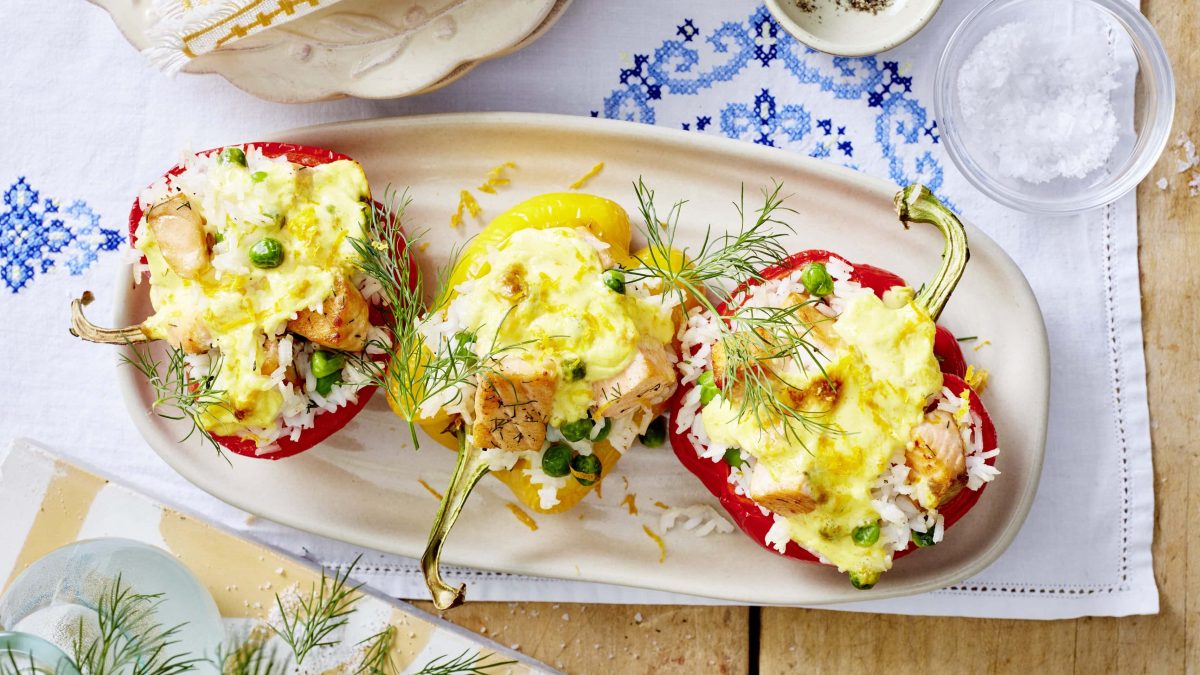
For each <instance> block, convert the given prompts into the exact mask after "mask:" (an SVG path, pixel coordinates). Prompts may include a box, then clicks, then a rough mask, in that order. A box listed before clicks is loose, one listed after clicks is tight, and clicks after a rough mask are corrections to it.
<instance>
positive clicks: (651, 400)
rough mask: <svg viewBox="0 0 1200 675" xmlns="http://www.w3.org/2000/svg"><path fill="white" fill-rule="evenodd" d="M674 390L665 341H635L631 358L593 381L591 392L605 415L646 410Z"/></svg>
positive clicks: (618, 415)
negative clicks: (622, 366)
mask: <svg viewBox="0 0 1200 675" xmlns="http://www.w3.org/2000/svg"><path fill="white" fill-rule="evenodd" d="M673 393H675V365H674V364H673V363H672V362H671V356H670V354H669V353H668V352H667V348H666V346H665V345H663V344H661V343H658V342H655V341H654V340H650V339H647V338H642V339H641V340H639V341H638V351H637V354H636V355H634V357H633V361H632V362H631V363H630V364H629V365H628V366H627V367H626V368H625V370H623V371H621V372H620V373H618V374H616V375H614V376H613V377H610V378H608V379H606V380H599V381H597V382H594V383H592V396H593V398H594V400H596V401H597V402H598V403H599V405H598V409H599V411H600V414H601V415H603V416H604V417H623V416H625V415H628V414H629V413H632V412H634V411H636V410H649V409H650V408H653V407H654V406H656V405H658V404H659V403H662V402H663V401H665V400H667V399H668V398H670V397H671V394H673Z"/></svg>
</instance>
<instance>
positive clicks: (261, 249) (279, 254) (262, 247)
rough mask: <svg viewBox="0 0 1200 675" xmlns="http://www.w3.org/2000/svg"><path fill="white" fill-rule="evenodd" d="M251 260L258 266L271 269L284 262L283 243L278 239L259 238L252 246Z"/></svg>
mask: <svg viewBox="0 0 1200 675" xmlns="http://www.w3.org/2000/svg"><path fill="white" fill-rule="evenodd" d="M250 262H251V263H252V264H253V265H254V266H255V267H258V268H261V269H264V270H269V269H271V268H274V267H279V266H280V265H282V264H283V244H281V243H279V240H278V239H272V238H270V237H267V238H265V239H259V240H258V243H256V244H255V245H253V246H251V247H250Z"/></svg>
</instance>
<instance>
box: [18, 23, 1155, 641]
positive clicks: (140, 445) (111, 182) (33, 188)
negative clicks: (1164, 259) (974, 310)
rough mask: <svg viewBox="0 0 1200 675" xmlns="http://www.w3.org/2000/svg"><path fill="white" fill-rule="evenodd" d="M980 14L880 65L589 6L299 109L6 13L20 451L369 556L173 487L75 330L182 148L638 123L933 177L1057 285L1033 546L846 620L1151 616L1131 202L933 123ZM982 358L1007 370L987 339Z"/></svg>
mask: <svg viewBox="0 0 1200 675" xmlns="http://www.w3.org/2000/svg"><path fill="white" fill-rule="evenodd" d="M978 4H979V0H963V1H961V2H955V3H944V4H943V7H942V9H941V10H940V12H939V13H938V15H937V16H936V17H935V19H934V20H933V22H932V23H931V24H930V25H929V26H928V27H927V28H926V29H925V30H924V31H923V32H922V33H920V34H919V35H918V36H917V37H916V38H915V39H914V40H912V41H910V42H909V43H907V44H905V45H904V46H902V47H901V48H899V49H897V50H895V51H893V52H891V53H888V54H886V55H883V56H880V57H877V58H873V59H861V60H860V59H834V58H831V57H829V56H826V55H822V54H817V53H811V52H808V51H807V50H805V49H803V48H798V47H797V46H796V45H795V44H794V43H792V42H791V40H790V38H788V37H787V36H786V34H784V33H783V31H782V30H780V29H779V28H778V27H777V26H776V25H775V24H774V23H773V22H771V21H770V19H769V18H767V15H766V14H765V10H763V9H762V8H761V7H760V6H757V5H754V4H751V3H728V2H723V1H722V0H697V1H696V2H692V3H686V4H683V5H681V4H679V3H643V2H637V1H636V0H609V1H607V2H605V1H602V0H576V2H575V3H574V4H573V5H572V6H571V8H570V10H569V11H568V12H567V13H566V15H565V16H564V17H563V19H562V20H561V21H560V23H559V24H558V25H556V26H555V27H554V29H553V30H551V31H550V32H549V33H548V34H547V35H546V36H545V37H543V38H542V39H541V40H540V41H539V42H537V43H535V44H534V45H532V46H531V47H528V48H526V49H525V50H523V51H521V52H519V53H517V54H515V55H513V56H510V57H507V58H505V59H501V60H499V61H496V62H492V63H487V64H484V65H482V66H480V67H479V68H478V69H477V70H476V71H475V72H473V73H472V74H470V75H468V76H467V77H465V78H464V79H463V80H461V81H459V82H457V83H455V84H454V85H452V86H450V87H447V88H446V89H443V90H441V91H438V92H435V93H433V94H429V95H425V96H421V97H418V98H414V99H406V100H400V101H375V102H368V101H353V100H347V101H338V102H331V103H322V104H313V105H307V106H295V107H287V106H280V105H276V104H270V103H265V102H261V101H258V100H255V99H253V98H250V97H249V96H247V95H245V94H244V93H242V92H240V91H238V90H236V89H234V88H233V87H232V86H230V85H228V84H227V83H225V82H224V81H223V80H221V79H220V78H218V77H215V76H205V77H201V76H196V77H180V78H176V79H174V80H170V81H169V80H167V79H166V78H165V77H164V76H162V75H161V74H160V73H158V72H156V71H154V70H153V69H152V68H150V67H149V66H148V65H147V64H146V63H145V61H144V60H143V59H142V58H141V56H140V55H139V54H138V53H137V52H136V51H135V50H133V49H131V48H130V47H129V46H128V45H127V44H125V42H124V40H123V39H122V38H121V37H120V35H119V34H118V33H117V31H116V30H115V29H114V28H113V26H112V25H111V23H110V22H109V20H108V18H107V17H106V16H105V15H104V14H103V12H101V11H99V10H98V9H96V8H93V7H90V6H88V5H85V4H83V3H80V2H77V3H74V4H71V5H68V7H69V9H70V11H68V12H64V11H62V9H61V8H60V7H59V6H53V7H51V6H47V5H45V3H40V2H37V1H36V0H11V1H10V2H7V3H4V4H3V5H2V6H0V86H2V87H3V88H4V90H5V91H7V92H10V95H9V101H8V105H7V106H6V109H5V111H4V112H3V113H2V114H0V115H2V116H0V132H2V133H3V138H4V139H5V151H4V152H3V154H0V194H3V195H4V201H3V203H0V310H2V311H3V316H4V321H3V322H2V323H0V345H2V346H3V353H4V355H5V359H4V363H5V365H4V371H3V372H4V373H5V377H4V380H3V385H4V386H0V420H2V421H0V444H7V441H8V440H9V438H12V437H17V436H27V437H30V438H33V439H36V440H38V441H39V442H41V443H43V444H46V445H48V446H50V447H52V448H54V449H55V450H56V451H58V452H61V453H64V454H67V455H70V456H75V457H78V458H79V459H80V460H81V461H83V462H84V463H86V464H87V465H90V466H94V467H96V468H98V469H100V470H102V471H105V472H107V473H111V474H113V475H118V476H121V477H122V478H123V480H124V481H126V482H128V483H129V484H131V485H135V486H138V487H139V488H141V489H144V490H145V491H147V492H148V493H150V494H152V495H155V496H156V497H158V498H160V499H163V500H164V501H166V502H168V503H171V504H176V505H178V506H180V507H181V508H183V509H186V510H189V511H192V512H195V513H199V514H202V515H205V516H207V517H209V518H212V519H214V520H216V521H218V522H221V523H223V524H225V525H228V526H232V527H235V528H237V529H240V530H243V531H246V532H247V533H249V534H250V535H251V536H254V537H256V538H259V539H261V540H263V541H267V542H269V543H272V544H274V545H277V546H280V547H282V548H284V549H287V550H289V551H292V552H295V553H303V552H305V551H307V553H308V554H309V555H310V556H311V557H312V558H314V559H317V560H319V561H322V562H324V563H328V564H333V565H339V564H345V563H347V562H349V560H350V559H352V558H353V557H354V555H355V553H356V551H355V550H354V549H353V548H352V547H349V546H346V545H343V544H339V543H336V542H331V541H326V540H321V539H319V538H317V537H313V536H311V535H307V534H304V533H300V532H296V531H294V530H289V529H287V528H283V527H280V526H277V525H274V524H271V523H267V522H263V521H254V522H247V520H246V516H245V514H242V513H240V512H238V511H237V510H235V509H233V508H231V507H229V506H226V505H224V504H221V503H219V502H217V501H216V500H214V499H213V498H211V497H209V496H207V495H206V494H204V493H202V492H200V491H199V490H198V489H196V488H194V487H193V486H191V485H190V484H188V483H187V482H186V481H185V480H184V479H183V478H181V477H180V476H178V475H176V474H174V473H173V472H172V471H171V470H170V469H169V468H168V467H167V466H166V465H165V464H164V463H163V462H162V461H161V460H159V459H158V457H157V456H155V454H154V453H153V451H151V450H150V449H149V448H148V447H147V445H146V444H145V442H144V441H143V440H142V439H141V438H140V436H138V434H137V432H136V431H135V430H134V428H133V426H132V425H131V424H130V422H129V412H127V411H126V410H125V409H124V407H123V405H122V403H121V402H120V399H119V397H118V396H117V393H116V388H115V386H114V384H113V383H112V377H113V372H114V368H115V367H116V366H115V363H114V362H115V360H116V357H115V355H113V354H112V353H111V352H108V351H105V350H103V349H99V348H96V347H94V346H91V345H85V344H82V343H80V342H78V341H76V340H74V339H73V338H71V337H70V336H69V335H68V334H67V330H66V327H67V323H68V321H67V306H68V302H69V301H70V299H71V298H72V297H73V296H75V295H77V294H78V293H79V292H80V291H81V290H83V289H91V290H93V291H96V292H97V295H98V297H99V301H98V303H97V305H96V306H95V308H94V309H93V310H92V314H93V315H94V316H96V317H103V316H108V315H109V314H108V312H109V311H110V309H111V300H112V291H111V289H112V287H113V280H114V278H115V276H116V274H117V269H118V267H119V265H120V263H121V262H122V259H123V255H122V254H121V253H118V252H117V250H118V249H120V248H121V247H122V246H123V243H122V234H121V233H122V232H123V230H124V227H125V219H126V218H127V213H128V209H129V205H130V203H131V202H132V200H133V198H134V196H135V195H136V194H137V192H138V190H139V189H140V188H141V187H142V186H144V185H145V184H146V183H147V182H149V181H150V180H152V179H153V178H155V177H156V176H158V175H159V174H161V172H162V171H163V170H164V169H165V168H167V167H169V166H170V165H171V164H172V163H173V162H174V161H175V160H176V159H177V157H178V152H179V149H180V148H185V147H193V148H205V147H211V146H214V145H220V144H223V143H228V142H232V141H242V140H249V139H253V138H254V137H255V136H257V135H260V134H267V133H270V132H273V131H278V130H280V129H285V128H288V127H293V126H299V125H305V124H312V123H317V122H325V121H334V120H344V119H354V118H363V117H375V116H382V115H393V114H406V113H417V112H445V111H464V110H520V111H539V112H556V113H568V114H577V115H589V114H590V115H595V116H604V117H631V118H633V119H636V120H638V121H642V122H648V123H655V124H660V125H667V126H672V127H675V128H684V129H688V130H691V131H693V132H695V133H707V134H724V135H731V136H734V137H738V138H742V139H744V140H746V141H747V142H756V141H758V142H770V143H773V144H775V145H777V146H780V147H781V148H782V149H781V151H788V152H799V153H803V154H808V155H814V156H819V157H824V158H826V159H828V160H829V161H835V162H839V163H843V164H849V165H851V166H854V167H856V168H858V169H860V170H862V171H865V172H867V173H870V174H873V175H877V176H882V177H887V178H891V179H892V180H895V181H897V182H908V181H913V180H920V181H922V182H925V183H927V184H929V185H931V186H932V187H933V188H934V189H935V190H936V191H937V192H938V193H939V194H940V195H942V196H943V197H944V198H946V199H948V200H949V201H951V202H952V203H953V204H954V205H955V206H956V207H957V208H958V210H959V211H960V212H961V213H962V214H963V215H964V216H966V217H967V218H969V219H970V220H971V221H973V222H974V223H975V224H977V225H978V226H979V227H980V228H982V229H983V230H985V231H986V232H987V233H988V234H989V235H990V236H992V237H993V238H994V239H996V241H998V242H999V243H1000V244H1001V245H1002V246H1003V247H1004V248H1005V249H1006V250H1007V251H1008V252H1009V253H1010V254H1011V255H1012V257H1013V258H1014V259H1015V260H1016V261H1017V262H1018V263H1019V264H1020V265H1021V266H1022V268H1023V269H1024V271H1025V273H1026V274H1027V276H1028V277H1029V280H1030V282H1031V284H1032V286H1033V288H1034V290H1035V292H1036V293H1037V296H1038V299H1039V302H1040V303H1041V307H1042V311H1043V313H1044V315H1045V318H1046V324H1047V328H1048V331H1049V336H1050V345H1051V354H1052V369H1053V384H1052V389H1053V391H1052V405H1051V423H1050V432H1049V439H1048V444H1047V450H1046V462H1045V468H1044V473H1043V480H1042V484H1041V489H1040V492H1039V495H1038V498H1037V501H1036V503H1035V505H1034V507H1033V510H1032V511H1031V513H1030V514H1029V519H1028V521H1027V522H1026V524H1025V527H1024V529H1023V530H1022V532H1021V534H1020V535H1019V536H1018V538H1017V540H1016V541H1015V542H1014V544H1013V545H1012V547H1011V548H1010V549H1009V550H1008V551H1007V552H1006V553H1005V555H1004V556H1003V557H1002V558H1001V559H1000V560H999V561H997V562H996V563H995V564H994V565H992V566H991V567H990V568H989V569H987V570H985V571H984V572H983V573H981V574H980V575H979V576H978V577H976V578H974V579H972V580H970V581H968V582H964V583H963V584H960V585H958V586H956V587H954V588H951V589H946V590H943V591H939V592H936V593H931V594H927V595H924V596H919V597H913V598H901V599H896V600H888V601H883V602H866V603H859V604H855V605H853V606H845V607H843V608H844V609H853V610H864V611H865V610H870V611H887V612H902V613H909V614H948V615H970V616H992V617H1020V618H1060V617H1070V616H1081V615H1124V614H1137V613H1153V612H1155V611H1157V607H1158V596H1157V591H1156V589H1155V586H1154V579H1153V574H1152V570H1151V560H1150V538H1151V533H1152V530H1153V503H1154V502H1153V482H1152V476H1151V464H1150V460H1151V458H1150V441H1149V431H1148V419H1147V418H1148V415H1147V408H1146V390H1145V366H1144V360H1143V354H1142V341H1141V314H1140V293H1139V286H1138V263H1137V230H1136V214H1135V209H1134V199H1133V197H1132V196H1129V197H1126V198H1124V199H1122V200H1120V201H1119V202H1118V203H1116V204H1114V205H1111V206H1109V207H1106V208H1104V209H1101V210H1098V211H1095V212H1092V213H1088V214H1083V215H1079V216H1073V217H1063V218H1044V217H1033V216H1028V215H1023V214H1020V213H1017V212H1014V211H1011V210H1008V209H1005V208H1003V207H1000V206H998V205H996V204H994V203H991V202H989V201H988V200H986V199H985V198H984V197H983V196H982V195H980V194H979V193H977V192H976V191H975V190H974V189H972V188H971V187H970V186H969V185H968V184H967V183H966V181H965V180H964V179H963V178H962V177H961V176H960V175H959V174H958V173H957V172H956V171H955V169H954V168H953V166H952V165H951V164H950V163H949V159H948V157H947V156H946V154H945V152H944V149H943V148H942V146H941V144H940V142H939V140H938V131H937V126H936V122H935V120H933V119H932V111H931V108H930V100H931V97H930V92H931V89H932V80H933V70H934V66H935V63H936V61H937V58H938V56H939V54H940V49H941V47H942V46H943V45H944V44H945V41H946V39H947V38H948V36H949V33H950V31H951V30H952V29H953V28H954V27H955V26H956V25H957V23H958V21H960V20H961V18H962V17H963V16H965V14H966V13H967V12H968V11H969V10H970V9H971V8H973V7H974V6H977V5H978ZM630 17H636V18H637V20H636V21H633V20H630ZM30 22H33V23H34V25H46V26H55V29H54V30H55V31H57V32H58V34H57V35H56V36H55V37H56V39H55V40H53V41H50V40H32V39H29V38H28V36H27V35H26V34H25V32H24V30H23V28H22V26H25V25H30ZM52 44H69V45H72V49H74V50H75V53H77V54H79V55H81V57H80V58H74V59H73V58H63V57H62V53H61V52H60V51H52V49H58V48H55V47H52V46H51V45H52ZM692 50H695V51H694V52H693V51H692ZM84 55H86V56H84ZM693 59H694V61H693ZM698 73H706V74H698ZM981 337H982V338H986V337H987V336H981ZM968 353H969V354H971V355H972V356H975V357H977V358H979V359H981V360H986V347H984V348H983V349H982V350H981V351H980V352H979V353H978V354H972V353H971V352H969V351H968ZM993 370H994V372H993V377H1021V364H993ZM134 414H139V413H136V412H135V413H134ZM1002 479H1003V477H1001V480H1002ZM697 489H698V490H700V489H701V488H700V486H699V485H698V484H697ZM668 536H669V537H674V536H691V535H689V534H687V533H684V532H672V533H669V535H668ZM723 536H741V535H740V534H737V533H734V534H731V535H723ZM668 543H669V542H668ZM368 560H369V562H370V563H371V564H370V565H368V566H364V567H363V568H361V571H362V572H363V573H364V574H365V576H364V579H365V580H367V581H369V582H370V583H372V584H374V585H375V586H377V587H378V588H380V589H381V590H384V591H386V592H389V593H393V594H396V595H399V596H403V597H424V594H425V590H424V588H423V585H422V583H421V581H420V577H419V575H418V574H416V573H415V569H416V568H415V566H414V563H413V562H412V561H409V560H404V559H400V558H396V557H393V556H381V555H376V556H368ZM452 574H453V575H454V577H455V578H464V576H463V575H464V573H460V572H458V571H454V572H452ZM465 578H469V579H477V580H484V581H486V583H482V584H477V585H476V587H475V588H473V589H472V598H474V599H478V600H487V599H493V600H500V599H504V600H548V601H585V602H703V600H697V599H694V598H688V597H682V596H672V595H667V594H663V593H655V592H650V591H642V590H633V589H623V588H614V587H609V586H601V585H596V584H587V583H580V582H565V581H549V580H543V579H525V578H518V577H509V576H505V575H495V574H491V573H471V574H468V575H466V577H465Z"/></svg>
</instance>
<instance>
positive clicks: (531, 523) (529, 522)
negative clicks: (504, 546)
mask: <svg viewBox="0 0 1200 675" xmlns="http://www.w3.org/2000/svg"><path fill="white" fill-rule="evenodd" d="M505 506H507V507H508V510H509V511H512V514H513V515H514V516H516V517H517V520H519V521H521V524H522V525H524V526H525V527H528V528H529V529H530V530H531V531H533V532H537V529H538V524H537V521H536V520H534V519H533V517H532V516H530V515H529V514H528V513H525V511H523V510H522V509H521V507H519V506H517V505H516V504H514V503H512V502H508V503H507V504H505Z"/></svg>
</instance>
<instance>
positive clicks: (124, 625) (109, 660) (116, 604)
mask: <svg viewBox="0 0 1200 675" xmlns="http://www.w3.org/2000/svg"><path fill="white" fill-rule="evenodd" d="M161 603H162V596H161V595H144V594H139V593H134V592H133V591H132V589H130V588H129V587H128V586H126V585H125V584H124V582H123V580H122V578H121V576H119V575H118V576H117V578H116V580H115V581H114V582H113V583H112V585H111V586H110V587H109V588H108V589H107V590H106V591H104V592H103V593H102V594H101V596H100V599H99V601H98V602H97V605H96V623H97V627H98V628H97V633H96V638H95V639H94V640H93V641H92V642H90V643H88V644H86V645H85V644H84V642H83V636H84V624H83V619H80V620H79V629H78V631H77V632H76V635H75V639H74V642H73V644H72V651H73V654H72V660H73V661H74V662H75V665H76V667H77V668H78V669H79V671H80V672H82V673H85V674H86V675H109V674H110V673H111V674H113V675H116V674H117V673H121V674H122V675H126V674H129V675H179V674H180V673H186V672H189V671H191V670H194V669H195V667H196V664H197V663H199V662H200V659H198V658H193V657H192V656H191V655H189V654H180V653H175V652H174V650H173V649H172V647H174V646H175V645H177V644H179V640H178V636H179V631H180V630H181V629H182V628H183V625H182V624H180V625H178V626H171V627H166V626H163V625H162V624H161V623H159V622H158V621H156V620H155V618H154V614H155V612H156V611H157V609H158V607H159V605H160V604H161Z"/></svg>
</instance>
